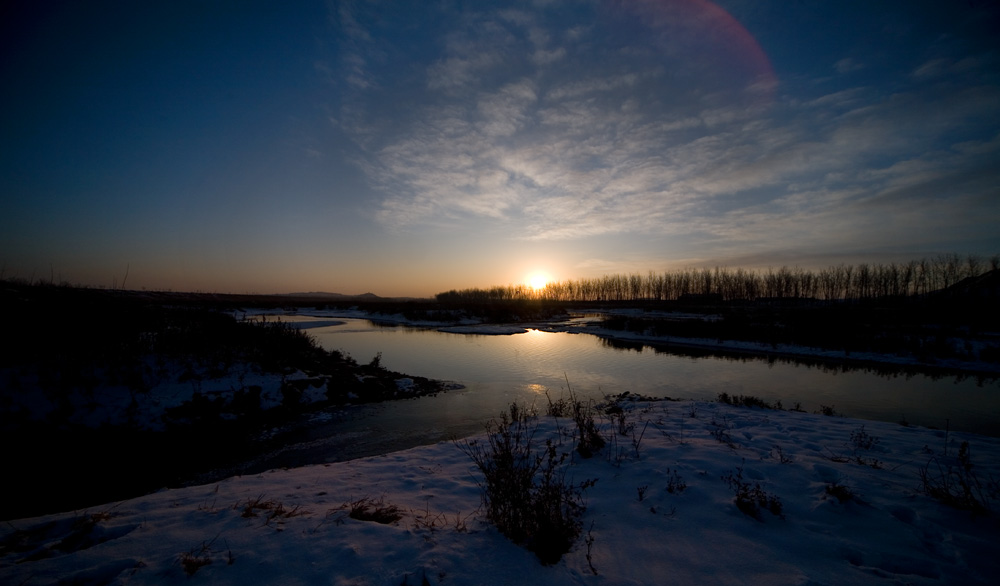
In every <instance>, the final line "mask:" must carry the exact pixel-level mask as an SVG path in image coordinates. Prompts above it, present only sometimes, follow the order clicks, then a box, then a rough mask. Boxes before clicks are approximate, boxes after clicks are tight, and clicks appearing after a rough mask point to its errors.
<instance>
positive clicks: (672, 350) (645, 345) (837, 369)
mask: <svg viewBox="0 0 1000 586" xmlns="http://www.w3.org/2000/svg"><path fill="white" fill-rule="evenodd" d="M600 340H601V344H602V345H603V346H605V347H607V348H610V349H613V350H619V351H622V352H628V351H632V352H640V353H641V352H642V351H643V350H644V349H650V350H652V351H653V352H655V353H657V354H667V355H672V356H687V357H690V358H708V357H712V358H721V359H723V360H732V361H736V362H760V361H763V362H766V363H767V364H768V366H769V367H773V366H774V365H775V364H792V365H796V366H805V367H806V368H816V369H818V370H820V371H821V372H824V373H827V374H837V373H844V372H865V373H869V374H874V375H876V376H880V377H885V378H898V377H903V378H904V379H907V380H909V379H910V378H913V377H915V376H925V377H928V378H930V379H931V380H954V382H956V383H960V382H963V381H966V380H971V381H975V383H976V385H977V386H984V385H988V384H995V383H997V382H998V381H1000V375H997V374H985V373H968V372H959V371H955V370H949V369H947V368H940V367H933V366H920V365H908V364H886V363H878V362H867V361H864V360H858V359H853V360H852V359H850V358H848V359H846V360H845V359H831V358H820V357H811V356H800V355H795V356H792V355H787V354H784V355H783V354H765V355H761V354H759V353H756V352H753V353H751V352H739V351H726V350H719V349H713V348H698V347H693V346H684V345H675V344H655V343H649V342H634V341H630V340H619V339H615V338H604V337H601V338H600Z"/></svg>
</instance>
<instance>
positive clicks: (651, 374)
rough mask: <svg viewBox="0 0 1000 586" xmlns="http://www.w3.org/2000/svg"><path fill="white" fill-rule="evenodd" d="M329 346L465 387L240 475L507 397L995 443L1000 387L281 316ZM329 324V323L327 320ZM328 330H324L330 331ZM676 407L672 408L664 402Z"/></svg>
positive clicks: (575, 337) (536, 335) (288, 442)
mask: <svg viewBox="0 0 1000 586" xmlns="http://www.w3.org/2000/svg"><path fill="white" fill-rule="evenodd" d="M281 319H284V320H286V321H290V322H298V325H299V327H302V328H304V329H305V330H306V331H308V332H309V333H310V334H311V335H312V336H313V337H314V338H315V339H316V340H317V342H319V343H320V344H321V345H322V346H323V347H324V348H326V349H327V350H338V351H341V352H345V353H347V354H349V355H350V356H351V357H353V358H354V359H355V360H357V361H358V362H360V363H367V362H369V361H371V360H372V359H373V358H375V357H376V356H379V357H380V358H379V359H380V361H381V364H382V365H383V366H384V367H386V368H388V369H390V370H394V371H398V372H402V373H406V374H410V375H414V376H424V377H428V378H434V379H440V380H446V381H454V382H456V383H460V384H461V385H464V386H463V388H460V389H456V390H450V391H447V392H444V393H440V394H438V395H437V396H433V397H422V398H419V399H410V400H404V401H388V402H385V403H379V404H374V405H360V406H355V407H347V408H342V407H341V408H335V409H331V410H329V411H323V412H320V413H316V414H311V415H310V416H309V420H308V421H306V422H304V424H300V425H297V426H294V427H293V429H294V431H293V432H292V433H289V434H288V435H287V436H286V437H284V440H285V441H284V443H283V444H282V446H281V447H280V448H279V449H277V450H276V451H274V452H271V453H267V454H262V455H261V457H260V458H259V459H257V460H256V461H255V462H248V463H246V465H245V467H244V470H245V471H247V472H249V471H252V470H265V469H268V468H274V467H278V466H299V465H303V464H313V463H319V462H332V461H340V460H348V459H352V458H357V457H364V456H371V455H376V454H382V453H387V452H391V451H395V450H399V449H405V448H408V447H412V446H416V445H422V444H430V443H436V442H439V441H444V440H448V439H453V438H461V437H466V436H469V435H472V434H475V433H479V432H481V431H483V425H484V423H485V422H486V421H487V420H489V419H490V418H493V417H496V416H498V415H499V414H500V413H501V412H502V411H504V410H506V408H507V407H508V405H510V403H511V402H512V401H519V402H521V403H524V404H528V405H531V404H534V405H535V406H536V408H537V409H538V410H539V411H540V412H542V413H544V411H545V407H546V404H547V401H548V400H549V399H552V400H558V399H560V398H568V397H569V393H570V389H571V390H572V392H573V393H574V395H575V396H576V397H577V398H579V399H584V400H589V399H594V400H601V399H602V398H604V396H605V395H607V394H620V393H623V392H626V391H627V392H630V393H636V394H641V395H646V396H653V397H670V398H674V399H697V400H707V401H714V400H716V399H717V397H718V395H719V393H722V392H726V393H729V394H730V395H738V394H743V395H754V396H757V397H760V398H762V399H764V400H767V401H770V402H774V401H778V400H780V401H781V402H782V404H783V405H784V407H785V408H786V409H787V408H793V407H795V406H796V404H799V405H800V407H801V408H802V409H804V410H806V411H809V412H815V411H819V410H820V409H821V408H822V407H823V406H826V407H832V408H833V409H834V411H835V412H836V413H837V414H841V415H844V416H848V417H856V418H860V419H871V420H879V421H890V422H902V421H905V422H908V423H909V424H912V425H921V426H925V427H935V428H939V429H946V428H948V429H951V430H953V431H968V432H973V433H979V434H984V435H992V436H1000V380H998V379H997V378H996V377H994V378H992V379H991V380H985V381H984V380H980V379H977V378H976V377H956V376H930V375H926V374H914V373H912V372H911V373H905V372H903V371H901V370H898V369H897V370H885V369H882V370H881V372H876V371H874V370H872V369H866V368H863V367H862V368H859V367H856V366H855V367H848V366H844V365H836V364H831V363H819V362H813V363H811V364H807V363H804V362H801V361H791V360H785V361H782V360H775V359H771V360H768V359H766V358H761V357H756V356H751V355H729V356H725V355H712V354H710V353H707V352H705V351H699V352H692V351H688V350H683V349H673V350H670V351H664V350H663V349H654V348H652V347H650V346H644V345H641V344H619V343H614V342H613V341H609V340H605V339H602V338H600V337H597V336H594V335H590V334H583V333H577V334H574V333H567V332H552V331H542V330H538V329H530V330H528V331H527V332H526V333H521V334H513V335H478V334H457V333H445V332H440V331H436V330H435V329H431V328H415V327H408V326H398V325H394V326H385V325H378V324H375V323H372V322H370V321H368V320H366V319H351V318H339V317H338V318H334V319H335V321H334V320H331V319H328V318H322V319H318V318H315V317H306V316H281ZM323 319H325V321H323ZM323 324H326V325H323ZM666 405H667V407H668V408H669V404H666Z"/></svg>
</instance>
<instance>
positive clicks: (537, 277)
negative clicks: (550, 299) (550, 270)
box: [528, 273, 551, 291]
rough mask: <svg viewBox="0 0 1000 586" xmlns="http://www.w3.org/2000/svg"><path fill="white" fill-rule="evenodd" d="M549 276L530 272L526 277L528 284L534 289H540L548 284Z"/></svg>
mask: <svg viewBox="0 0 1000 586" xmlns="http://www.w3.org/2000/svg"><path fill="white" fill-rule="evenodd" d="M550 280H551V278H550V277H549V276H548V275H547V274H545V273H532V274H531V276H529V277H528V286H529V287H531V288H532V289H534V290H535V291H541V290H542V289H544V288H545V286H546V285H548V283H549V281H550Z"/></svg>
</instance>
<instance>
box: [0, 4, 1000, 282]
mask: <svg viewBox="0 0 1000 586" xmlns="http://www.w3.org/2000/svg"><path fill="white" fill-rule="evenodd" d="M0 10H2V11H3V17H2V18H0V32H2V34H0V75H2V77H0V79H2V80H3V83H0V120H2V122H0V124H2V133H0V272H2V277H3V278H12V277H16V278H22V279H33V280H39V279H43V280H46V281H47V280H49V279H52V280H55V281H56V282H63V281H65V282H70V283H74V284H82V285H88V286H97V287H113V286H122V285H123V283H124V286H125V287H126V288H129V289H140V288H147V289H170V290H175V291H205V292H220V293H221V292H232V293H248V292H256V293H285V292H299V291H329V292H339V293H346V294H357V293H363V292H374V293H376V294H378V295H384V296H430V295H433V294H435V293H437V292H441V291H446V290H449V289H455V288H458V289H461V288H467V287H486V286H491V285H498V284H499V285H502V284H511V283H515V284H516V283H524V282H526V281H527V280H528V279H529V278H530V277H531V276H532V275H535V274H536V273H541V274H543V275H544V276H546V277H548V278H550V279H552V280H565V279H576V278H585V277H594V276H600V275H603V274H610V273H632V272H639V273H643V274H645V273H646V272H648V271H657V272H660V271H667V270H673V269H679V268H691V267H704V266H707V267H713V266H729V267H737V266H741V267H747V268H766V267H769V266H773V267H778V266H782V265H788V266H800V267H803V268H823V267H826V266H830V265H834V264H839V263H842V262H847V263H857V262H890V261H905V260H910V259H919V258H923V257H934V256H936V255H938V254H942V253H952V252H955V253H959V254H963V255H964V254H977V255H982V256H990V255H993V254H996V253H998V252H1000V230H998V229H997V226H1000V34H997V31H1000V3H998V2H996V1H995V0H967V1H962V2H953V1H946V0H898V1H893V0H885V1H881V2H870V1H853V0H839V1H837V2H821V1H818V0H794V1H792V0H780V1H779V0H717V1H715V2H712V1H710V0H617V1H609V0H572V1H560V0H536V1H534V2H530V1H521V2H474V1H468V2H463V1H458V0H442V1H440V2H433V1H428V2H408V1H399V2H396V1H391V0H385V1H362V0H358V1H343V2H338V1H329V2H322V1H311V0H302V1H298V2H293V3H285V2H276V1H275V2H262V1H253V0H249V1H240V2H235V1H233V2H223V1H208V2H200V1H199V2H195V1H187V0H175V1H165V2H157V1H150V2H142V3H134V2H107V1H100V0H95V1H89V2H33V1H23V0H15V1H13V2H6V3H4V6H3V8H2V9H0Z"/></svg>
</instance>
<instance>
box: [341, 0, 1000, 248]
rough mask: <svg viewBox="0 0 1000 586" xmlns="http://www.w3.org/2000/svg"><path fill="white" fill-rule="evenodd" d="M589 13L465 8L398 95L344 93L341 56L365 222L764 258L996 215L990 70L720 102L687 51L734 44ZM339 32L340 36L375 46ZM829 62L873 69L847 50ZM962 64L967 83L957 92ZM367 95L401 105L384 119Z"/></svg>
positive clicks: (979, 64)
mask: <svg viewBox="0 0 1000 586" xmlns="http://www.w3.org/2000/svg"><path fill="white" fill-rule="evenodd" d="M684 4H685V3H683V2H679V3H677V6H679V7H680V9H683V8H684V6H683V5H684ZM646 8H648V6H647V7H646ZM646 8H644V9H646ZM597 16H599V15H598V13H597V12H595V10H593V9H592V10H589V11H587V10H579V9H577V7H575V6H573V7H566V6H563V5H560V4H558V3H554V4H553V5H550V6H549V7H548V8H547V9H545V8H543V9H539V10H538V11H535V12H528V11H524V10H522V11H517V12H514V11H503V10H490V9H483V10H477V9H476V8H474V7H470V8H469V9H468V10H467V11H464V12H462V14H461V16H460V17H456V18H453V19H452V20H451V21H449V22H448V23H447V26H445V27H443V28H444V29H446V32H444V33H442V35H441V36H440V37H439V38H431V39H427V40H426V41H427V44H428V46H429V47H432V48H433V47H439V48H440V49H439V52H438V53H436V54H435V53H434V52H433V51H431V52H430V54H429V55H428V56H427V57H426V58H424V59H423V60H417V61H415V62H414V63H412V64H411V65H412V66H413V67H412V68H411V70H410V73H409V74H408V76H407V80H406V81H405V82H399V81H398V80H396V81H393V80H392V79H390V78H388V77H387V78H386V79H385V80H381V79H373V80H372V81H370V82H366V83H364V84H362V83H360V82H358V81H354V80H355V78H357V79H368V77H367V74H366V72H364V71H362V70H361V66H360V65H359V64H361V63H362V62H363V60H361V59H358V58H357V57H355V56H351V55H348V57H347V58H346V64H347V65H348V66H349V68H350V71H352V72H354V73H352V76H349V77H348V84H347V86H348V87H347V89H346V90H345V94H348V95H349V96H350V97H349V99H346V100H345V103H352V104H355V105H357V104H361V103H366V100H368V102H367V103H369V104H371V105H369V106H366V107H365V108H364V110H365V111H364V113H363V115H362V116H361V117H360V118H359V120H363V121H369V122H368V123H367V124H366V123H365V122H359V123H358V124H357V125H356V126H355V127H354V132H355V133H356V135H357V137H358V144H360V145H362V149H363V151H364V156H365V158H366V162H365V169H366V172H367V174H368V176H369V179H370V180H371V181H372V183H373V185H375V186H376V187H377V188H378V190H379V193H381V194H382V200H381V202H380V203H379V204H378V209H377V212H376V218H377V219H378V221H379V222H380V223H381V224H382V225H383V226H386V227H387V228H390V229H404V230H405V229H414V228H416V227H425V226H431V225H433V226H437V227H438V228H447V227H448V226H449V225H459V224H463V223H473V224H476V225H482V226H486V227H488V228H490V229H494V230H498V231H499V230H503V231H507V232H509V233H511V234H516V235H517V237H519V238H524V239H528V240H536V241H545V240H563V239H581V238H587V237H591V236H595V235H615V234H619V235H637V234H638V235H647V236H648V237H664V236H683V235H692V236H693V235H700V236H699V237H705V236H706V235H707V237H709V238H715V239H729V240H732V242H734V243H739V246H747V245H750V246H754V247H758V248H761V249H763V248H766V247H768V246H773V245H774V241H775V240H776V239H783V240H787V241H789V242H793V241H794V242H801V243H803V246H813V247H816V248H820V247H823V246H835V245H837V243H838V242H840V243H841V244H843V242H844V239H845V238H848V239H851V238H853V239H855V241H861V240H866V241H879V240H880V238H879V237H877V236H872V235H869V236H867V237H866V236H863V234H864V233H865V231H866V230H870V229H873V224H876V223H877V222H878V221H879V220H878V218H880V217H882V216H883V215H884V214H892V213H897V210H894V209H893V206H895V205H906V204H907V203H908V202H912V201H914V200H917V201H925V200H928V199H936V200H937V201H936V203H934V204H933V205H930V204H926V205H925V204H919V205H916V206H910V207H909V209H907V210H906V214H905V216H906V218H907V221H908V222H909V223H910V224H911V225H914V226H919V225H928V226H931V225H937V224H935V218H936V217H940V215H939V214H940V213H941V208H942V207H946V206H947V205H949V203H950V205H956V206H968V207H970V209H969V210H968V211H970V212H975V213H979V214H986V215H990V216H993V217H995V216H996V215H997V204H996V203H994V202H991V201H989V198H984V197H978V198H977V197H976V194H979V195H983V194H987V193H990V190H991V189H993V190H994V191H993V193H995V185H996V183H995V181H994V179H995V174H991V173H990V172H989V171H987V170H986V167H984V161H985V160H987V159H989V158H990V157H994V159H993V160H996V159H995V156H996V154H997V153H996V147H995V145H996V140H997V138H996V133H997V129H1000V115H998V113H997V110H996V108H995V104H996V103H1000V92H998V86H997V84H996V83H994V81H995V80H993V79H991V78H990V76H989V74H988V71H989V69H988V67H989V63H990V62H991V61H990V60H989V59H987V58H986V57H975V56H973V57H970V58H967V59H965V60H962V61H948V60H944V59H943V58H929V59H926V60H925V61H924V62H922V63H921V64H920V65H919V66H917V67H916V68H915V69H907V70H905V71H901V72H900V74H899V75H898V76H897V77H896V78H895V79H894V81H893V83H894V84H895V85H893V86H891V90H890V88H880V87H877V86H872V85H870V84H869V85H851V86H848V87H830V88H829V89H828V91H825V92H820V93H816V92H815V91H813V92H811V95H807V94H802V95H799V94H795V93H790V92H793V91H795V90H794V88H790V89H788V90H784V92H785V93H783V90H781V89H778V90H777V91H778V93H777V94H775V97H774V99H773V100H772V99H770V98H768V99H767V100H764V101H762V100H761V95H760V93H759V91H757V89H759V83H760V81H761V80H760V78H759V77H758V78H754V77H752V76H746V75H745V76H744V78H743V82H742V85H740V86H738V87H732V86H730V87H729V88H728V91H721V89H720V88H721V87H722V86H721V85H720V81H719V77H720V76H725V75H726V74H727V72H725V71H718V70H704V69H702V70H699V69H698V66H699V65H700V64H699V62H698V60H697V59H692V58H691V57H690V55H692V52H694V54H697V51H698V49H703V50H704V52H706V53H710V54H711V55H712V59H713V63H714V62H718V60H719V59H722V57H720V55H722V56H723V57H724V56H725V51H726V50H729V51H732V50H733V49H732V47H730V48H728V49H727V48H726V47H720V46H717V45H713V44H711V43H713V42H717V40H715V41H713V37H712V36H711V35H708V36H705V35H702V36H699V34H698V33H699V29H698V26H700V25H699V24H698V23H694V22H685V21H683V19H681V20H680V21H676V20H675V21H669V26H668V25H666V24H659V23H658V21H656V20H655V19H654V20H653V21H652V24H643V23H642V22H639V21H636V20H635V19H634V18H632V17H631V16H634V15H620V14H619V15H611V16H610V17H609V15H607V14H603V15H600V16H604V17H606V18H605V20H604V21H602V20H599V19H597V18H596V17H597ZM441 17H442V18H447V17H448V16H447V15H441ZM664 22H667V21H664ZM733 22H735V21H733ZM345 23H346V24H345V27H346V28H345V32H346V33H348V34H349V35H350V36H352V37H354V38H360V39H369V38H374V35H372V34H371V33H364V32H361V31H358V30H355V22H354V21H353V20H351V19H345ZM702 24H704V23H702ZM710 24H711V23H710ZM726 26H733V25H732V23H728V24H727V25H726ZM665 27H666V28H665ZM666 32H672V33H675V34H674V35H673V37H671V35H668V34H665V33H666ZM747 34H749V33H747ZM380 42H383V43H391V41H388V40H386V39H382V40H381V41H380ZM705 43H709V44H705ZM650 47H652V48H655V49H656V51H655V53H654V52H651V50H650ZM732 57H733V60H734V61H737V60H736V59H735V57H736V56H735V55H733V56H732ZM827 63H830V62H829V61H828V62H827ZM959 63H961V66H959ZM826 67H827V68H828V67H829V65H827V66H826ZM834 68H835V69H836V71H837V72H838V73H840V74H842V75H844V76H849V75H853V74H861V73H862V72H866V71H868V70H869V69H870V68H869V67H868V66H866V65H862V64H861V63H860V62H859V61H858V60H857V59H856V58H853V57H850V56H843V57H841V58H840V59H838V60H836V61H835V62H834ZM976 68H978V72H979V73H980V74H981V75H980V76H978V77H977V76H975V75H973V76H972V77H971V78H970V73H973V72H972V70H974V69H976ZM958 70H961V71H960V74H961V75H962V76H964V79H974V80H977V82H976V83H974V84H972V85H963V86H962V87H950V86H949V85H948V83H949V80H951V79H953V77H949V76H954V75H958V74H959V73H955V72H956V71H958ZM827 71H829V69H827ZM744 73H745V72H744ZM817 79H818V78H817ZM768 83H769V84H771V88H772V89H773V88H774V87H775V86H774V82H773V80H771V81H769V82H768ZM817 83H820V82H817ZM755 84H757V85H756V86H755ZM755 87H756V88H757V89H755ZM373 88H386V89H385V91H391V92H408V93H409V95H411V96H412V98H411V99H410V100H409V103H408V104H407V107H406V108H404V111H402V112H400V111H386V110H384V109H380V108H379V106H378V104H379V103H380V102H381V100H380V99H379V90H378V89H373ZM375 120H378V121H380V122H372V121H375ZM983 129H992V130H991V132H994V135H992V136H983V134H984V133H983ZM969 137H975V138H974V140H971V141H970V140H963V139H967V138H969ZM376 145H378V146H377V148H376ZM962 145H965V146H962ZM963 149H964V151H963ZM970 149H972V150H974V149H980V151H981V152H980V154H978V155H976V156H972V155H970V154H969V152H967V151H969V150H970ZM991 181H994V182H993V183H991ZM991 186H992V187H991ZM931 192H933V194H934V195H933V196H931V195H929V194H930V193H931ZM876 204H877V205H876ZM873 206H874V207H873ZM875 207H880V208H881V211H877V212H876V211H874V208H875ZM873 218H874V219H873ZM959 223H960V222H958V220H956V222H955V226H957V225H958V224H959ZM949 229H953V228H949ZM838 235H839V236H838ZM885 240H887V238H881V241H883V244H884V243H885V242H884V241H885Z"/></svg>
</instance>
